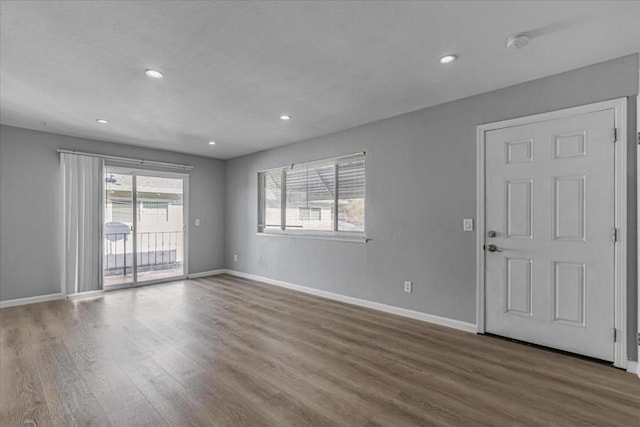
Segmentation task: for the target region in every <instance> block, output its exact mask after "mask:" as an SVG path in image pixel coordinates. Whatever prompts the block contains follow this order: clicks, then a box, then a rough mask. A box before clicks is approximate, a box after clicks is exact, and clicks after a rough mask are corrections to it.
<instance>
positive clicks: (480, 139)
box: [476, 98, 628, 369]
mask: <svg viewBox="0 0 640 427" xmlns="http://www.w3.org/2000/svg"><path fill="white" fill-rule="evenodd" d="M602 110H613V111H614V115H615V127H616V129H617V134H618V135H617V137H618V140H617V142H616V143H615V148H614V149H615V227H616V228H617V229H618V241H617V244H616V245H615V249H614V256H615V276H614V327H615V328H616V330H617V337H618V339H617V340H616V342H615V343H614V346H615V348H614V362H613V364H614V366H617V367H619V368H623V369H626V368H627V362H628V361H627V98H618V99H613V100H610V101H603V102H597V103H595V104H588V105H582V106H579V107H572V108H566V109H562V110H556V111H551V112H548V113H542V114H536V115H533V116H527V117H519V118H515V119H510V120H503V121H500V122H495V123H487V124H483V125H479V126H478V128H477V156H476V159H477V165H476V171H477V179H476V200H477V211H476V217H477V219H478V220H477V227H476V230H477V231H476V236H477V238H476V242H477V247H476V286H477V296H476V324H477V327H478V333H484V332H485V258H484V257H485V251H484V245H485V134H486V132H488V131H491V130H496V129H502V128H506V127H513V126H519V125H524V124H531V123H536V122H541V121H547V120H553V119H559V118H563V117H570V116H575V115H579V114H586V113H593V112H597V111H602ZM612 333H613V331H612Z"/></svg>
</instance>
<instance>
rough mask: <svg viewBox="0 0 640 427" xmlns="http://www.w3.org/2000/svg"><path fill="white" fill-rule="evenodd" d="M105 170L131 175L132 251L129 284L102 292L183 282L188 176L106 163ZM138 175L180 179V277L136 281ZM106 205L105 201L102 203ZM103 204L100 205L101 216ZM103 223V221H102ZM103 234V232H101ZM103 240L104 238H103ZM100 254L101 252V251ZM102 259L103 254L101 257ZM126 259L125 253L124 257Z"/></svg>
mask: <svg viewBox="0 0 640 427" xmlns="http://www.w3.org/2000/svg"><path fill="white" fill-rule="evenodd" d="M107 168H110V169H111V170H114V171H119V172H121V173H131V178H132V187H131V192H132V195H131V203H132V207H133V209H132V212H133V230H132V233H133V239H132V245H133V247H132V251H133V256H132V259H133V280H132V281H131V282H126V283H122V284H118V285H112V286H109V287H106V286H103V290H105V291H112V290H118V289H128V288H135V287H139V286H147V285H155V284H157V283H164V282H171V281H174V280H185V279H186V278H187V276H188V274H189V273H188V272H189V174H186V173H179V172H167V171H159V170H154V169H141V168H131V167H127V166H122V165H120V164H112V163H110V162H107V163H106V164H105V171H106V169H107ZM138 175H143V176H152V177H158V178H173V179H181V180H182V215H183V217H182V233H183V234H182V235H183V246H184V247H183V254H182V255H183V258H184V261H183V265H182V267H183V268H182V275H180V276H172V277H166V278H162V279H153V280H143V281H138V255H137V250H138V248H137V246H138V237H137V236H138V234H137V233H138V213H137V212H138V194H137V189H138V188H137V187H138V183H137V177H138ZM102 186H103V194H104V192H105V191H106V183H105V182H104V181H103V184H102ZM104 202H105V203H106V200H105V201H104ZM105 203H103V205H102V210H103V216H104V209H105ZM103 222H104V220H103ZM102 229H103V230H104V224H102ZM103 233H104V231H103ZM103 239H104V237H103ZM101 252H102V251H101ZM101 256H102V257H104V254H102V255H101ZM124 256H125V257H126V253H125V255H124ZM102 275H103V276H102V277H103V280H104V270H103V271H102Z"/></svg>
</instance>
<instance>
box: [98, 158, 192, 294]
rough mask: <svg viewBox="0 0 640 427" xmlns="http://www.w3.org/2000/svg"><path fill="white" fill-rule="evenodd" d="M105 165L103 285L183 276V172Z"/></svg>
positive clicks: (184, 181) (184, 269)
mask: <svg viewBox="0 0 640 427" xmlns="http://www.w3.org/2000/svg"><path fill="white" fill-rule="evenodd" d="M105 170H106V173H105V211H104V220H105V224H104V259H103V280H104V282H103V283H104V286H105V287H122V286H127V285H135V284H138V283H149V282H155V281H162V280H169V279H174V278H175V279H178V278H184V277H185V273H186V265H185V264H186V251H185V248H186V245H185V243H186V235H185V230H186V227H185V219H186V217H187V215H186V212H185V207H186V195H187V182H188V181H187V176H186V175H182V174H174V173H166V172H155V171H147V170H136V169H126V168H121V167H111V166H107V167H106V169H105ZM134 254H135V256H134Z"/></svg>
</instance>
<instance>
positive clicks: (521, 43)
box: [507, 34, 531, 49]
mask: <svg viewBox="0 0 640 427" xmlns="http://www.w3.org/2000/svg"><path fill="white" fill-rule="evenodd" d="M530 41H531V37H530V36H528V35H527V34H516V35H515V36H511V37H509V38H508V39H507V48H509V49H520V48H523V47H525V46H526V45H528V44H529V42H530Z"/></svg>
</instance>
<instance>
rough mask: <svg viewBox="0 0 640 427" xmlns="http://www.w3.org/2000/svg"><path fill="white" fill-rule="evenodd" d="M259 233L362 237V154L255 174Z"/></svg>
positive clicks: (363, 182)
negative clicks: (256, 179) (257, 186)
mask: <svg viewBox="0 0 640 427" xmlns="http://www.w3.org/2000/svg"><path fill="white" fill-rule="evenodd" d="M258 183H259V214H258V221H259V224H258V231H259V232H283V231H286V232H292V233H303V234H307V233H308V232H311V233H317V234H330V235H347V236H348V235H359V236H363V235H364V218H365V215H364V210H365V155H364V153H361V154H354V155H351V156H345V157H338V158H333V159H326V160H321V161H314V162H307V163H298V164H294V165H290V166H286V167H283V168H278V169H271V170H267V171H262V172H259V173H258Z"/></svg>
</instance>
